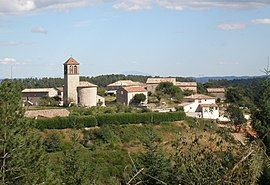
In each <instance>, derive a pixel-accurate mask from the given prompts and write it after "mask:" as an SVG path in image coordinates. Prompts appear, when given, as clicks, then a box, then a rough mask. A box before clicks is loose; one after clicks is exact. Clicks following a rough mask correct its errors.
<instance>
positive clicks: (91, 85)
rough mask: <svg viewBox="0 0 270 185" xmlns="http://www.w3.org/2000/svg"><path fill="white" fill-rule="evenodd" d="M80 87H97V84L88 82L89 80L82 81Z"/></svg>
mask: <svg viewBox="0 0 270 185" xmlns="http://www.w3.org/2000/svg"><path fill="white" fill-rule="evenodd" d="M78 87H97V85H95V84H92V83H90V82H87V81H80V83H79V86H78Z"/></svg>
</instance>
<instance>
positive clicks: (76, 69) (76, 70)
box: [73, 66, 78, 74]
mask: <svg viewBox="0 0 270 185" xmlns="http://www.w3.org/2000/svg"><path fill="white" fill-rule="evenodd" d="M73 72H74V74H78V68H77V66H74V69H73Z"/></svg>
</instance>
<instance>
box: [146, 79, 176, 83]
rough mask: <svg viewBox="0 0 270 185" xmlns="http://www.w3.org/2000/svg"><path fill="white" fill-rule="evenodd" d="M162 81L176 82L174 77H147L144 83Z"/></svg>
mask: <svg viewBox="0 0 270 185" xmlns="http://www.w3.org/2000/svg"><path fill="white" fill-rule="evenodd" d="M163 82H171V83H173V84H174V83H176V78H148V79H147V81H146V83H147V84H159V83H163Z"/></svg>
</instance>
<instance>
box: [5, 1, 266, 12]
mask: <svg viewBox="0 0 270 185" xmlns="http://www.w3.org/2000/svg"><path fill="white" fill-rule="evenodd" d="M99 3H112V6H113V8H114V9H118V10H126V11H139V10H150V9H152V8H153V6H159V7H162V8H166V9H172V10H183V9H208V8H226V9H247V8H250V9H254V8H263V7H268V6H270V1H269V0H234V1H232V0H0V15H1V14H2V15H10V14H11V15H14V14H15V15H16V14H22V13H29V12H36V11H43V10H57V11H68V10H70V9H73V8H79V7H89V6H93V5H96V4H99Z"/></svg>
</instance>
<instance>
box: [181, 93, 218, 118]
mask: <svg viewBox="0 0 270 185" xmlns="http://www.w3.org/2000/svg"><path fill="white" fill-rule="evenodd" d="M181 105H182V106H183V109H184V111H185V113H186V114H187V115H188V116H192V117H198V118H206V119H218V118H219V107H218V105H217V104H216V99H215V97H211V96H207V95H203V94H194V95H191V96H186V97H185V98H184V101H183V103H182V104H181Z"/></svg>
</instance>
